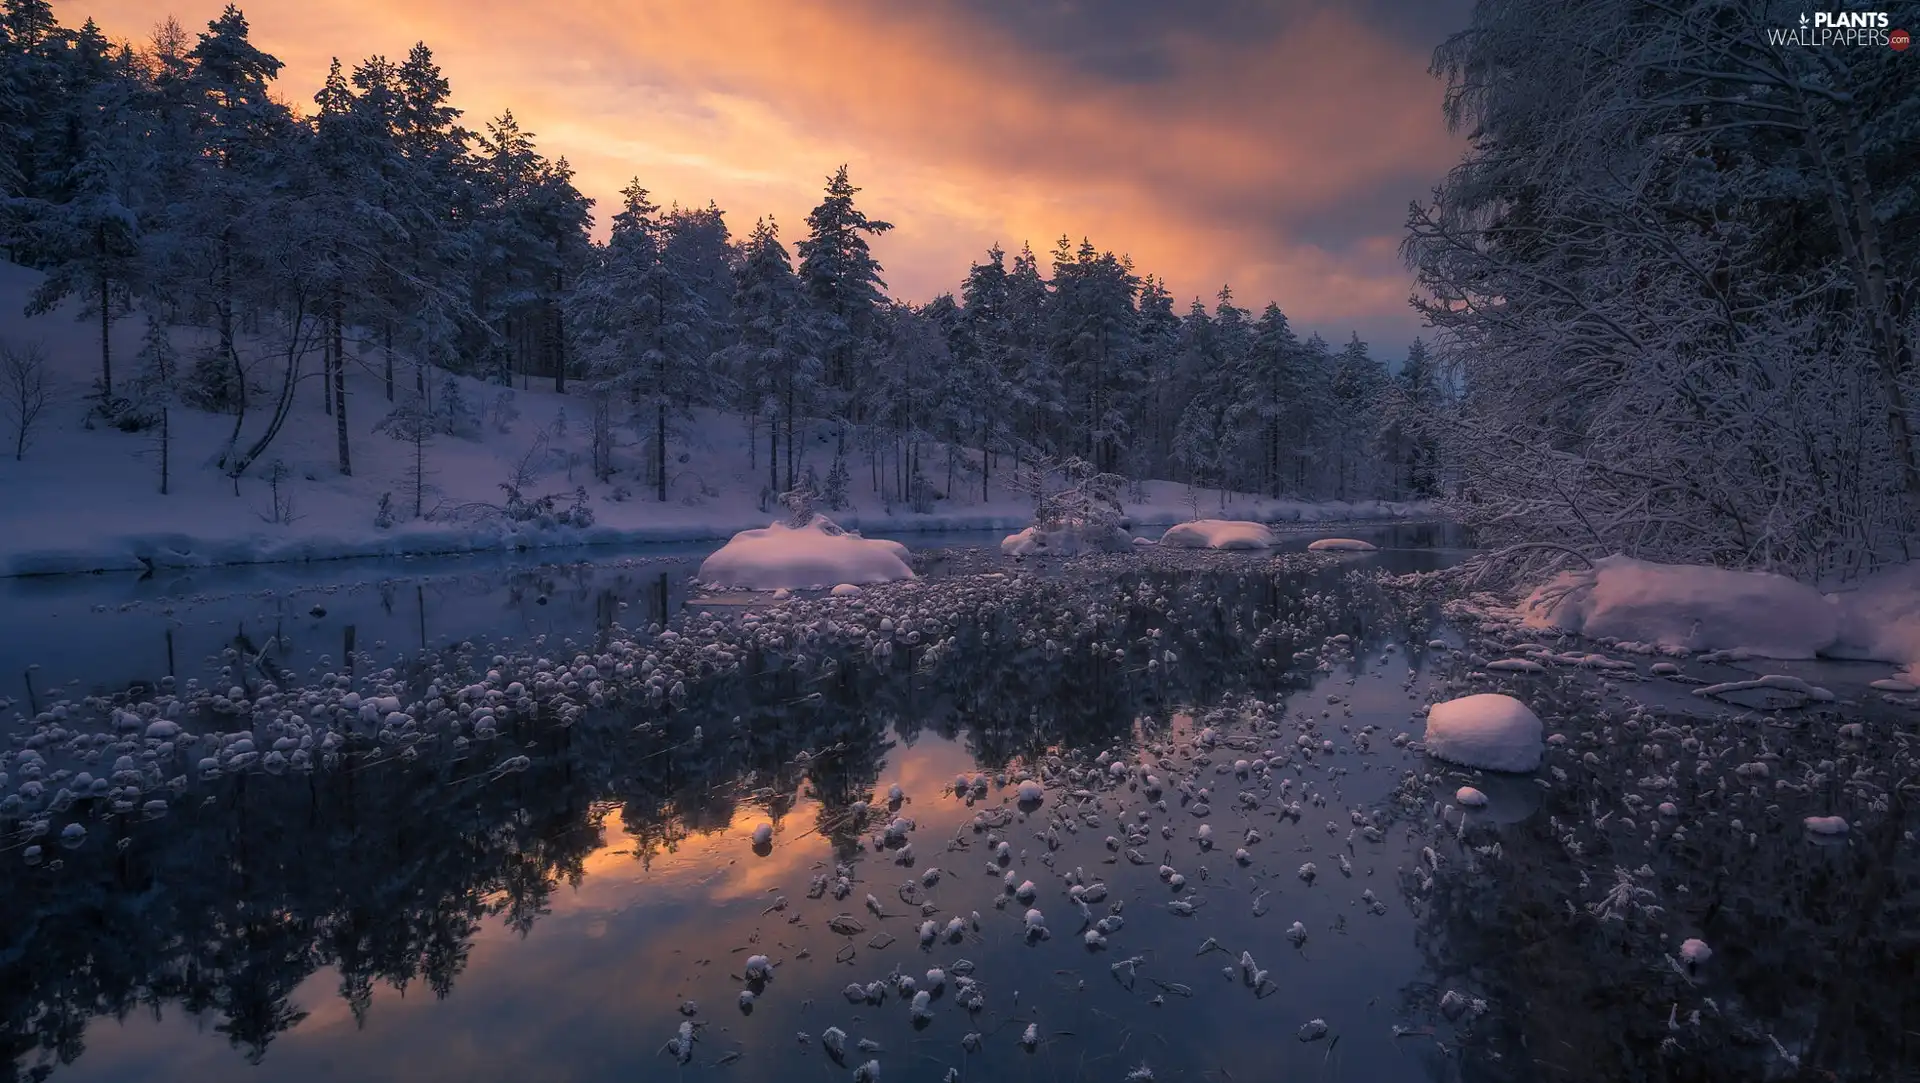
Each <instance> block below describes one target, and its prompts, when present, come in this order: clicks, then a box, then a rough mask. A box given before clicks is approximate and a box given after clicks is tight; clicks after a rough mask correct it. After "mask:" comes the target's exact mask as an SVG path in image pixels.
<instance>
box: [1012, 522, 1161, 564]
mask: <svg viewBox="0 0 1920 1083" xmlns="http://www.w3.org/2000/svg"><path fill="white" fill-rule="evenodd" d="M1133 543H1134V538H1133V535H1131V534H1129V533H1127V532H1126V531H1125V530H1122V529H1120V528H1119V527H1088V526H1063V527H1061V528H1059V529H1058V530H1044V529H1042V528H1040V527H1037V526H1030V527H1028V528H1026V529H1025V530H1022V531H1021V532H1020V533H1018V534H1009V535H1007V536H1006V537H1005V538H1003V539H1001V542H1000V551H1001V552H1002V553H1004V554H1006V555H1007V556H1010V557H1026V556H1061V557H1070V556H1077V555H1078V554H1080V553H1124V552H1127V551H1129V550H1131V549H1132V548H1133Z"/></svg>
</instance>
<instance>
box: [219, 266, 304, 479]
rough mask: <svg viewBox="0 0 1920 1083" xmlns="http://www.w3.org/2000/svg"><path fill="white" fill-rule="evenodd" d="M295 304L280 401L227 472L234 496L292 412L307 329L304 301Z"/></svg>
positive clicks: (236, 428)
mask: <svg viewBox="0 0 1920 1083" xmlns="http://www.w3.org/2000/svg"><path fill="white" fill-rule="evenodd" d="M294 304H295V308H294V312H295V316H294V318H293V325H292V331H291V334H289V336H288V338H287V357H286V364H287V369H286V377H285V379H284V381H283V382H282V383H281V385H280V397H279V399H278V401H277V402H276V403H275V404H274V409H273V416H272V417H271V418H269V419H268V421H267V428H266V431H265V432H262V433H261V434H260V438H259V439H258V440H255V441H254V442H253V446H251V447H249V448H248V449H247V450H246V452H245V453H244V454H242V455H240V456H239V457H238V458H236V459H234V460H232V462H231V463H230V464H229V465H228V467H227V472H228V473H229V474H231V475H232V477H233V491H234V495H235V496H238V495H240V475H242V474H244V473H246V472H247V468H248V467H249V466H252V465H253V463H254V461H255V460H257V459H258V458H260V456H261V455H263V454H265V453H266V450H267V448H268V446H269V445H271V444H272V443H273V439H274V437H276V436H278V435H280V428H281V426H283V425H285V424H286V422H287V415H288V414H290V413H292V412H293V398H294V390H295V388H296V387H297V386H298V385H299V382H300V362H301V360H302V359H303V358H304V357H305V356H306V348H305V346H304V345H303V344H302V342H301V336H302V335H304V334H305V333H306V326H307V321H306V315H305V309H304V305H305V302H304V300H302V299H298V298H296V299H295V302H294ZM234 437H235V439H238V437H239V427H238V426H235V428H234Z"/></svg>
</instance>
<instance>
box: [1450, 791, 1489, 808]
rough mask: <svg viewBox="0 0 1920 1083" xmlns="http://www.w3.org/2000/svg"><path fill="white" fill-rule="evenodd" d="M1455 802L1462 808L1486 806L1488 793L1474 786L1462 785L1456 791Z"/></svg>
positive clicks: (1454, 794)
mask: <svg viewBox="0 0 1920 1083" xmlns="http://www.w3.org/2000/svg"><path fill="white" fill-rule="evenodd" d="M1453 802H1454V804H1456V805H1459V806H1461V807H1462V808H1485V807H1486V804H1487V795H1486V794H1484V793H1481V792H1480V791H1479V790H1476V789H1474V788H1473V787H1472V786H1462V787H1460V788H1459V789H1458V790H1455V791H1454V793H1453Z"/></svg>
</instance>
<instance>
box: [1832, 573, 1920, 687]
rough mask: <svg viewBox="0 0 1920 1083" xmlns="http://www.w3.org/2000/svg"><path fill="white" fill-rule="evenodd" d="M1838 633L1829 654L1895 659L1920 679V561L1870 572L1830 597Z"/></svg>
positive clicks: (1860, 658)
mask: <svg viewBox="0 0 1920 1083" xmlns="http://www.w3.org/2000/svg"><path fill="white" fill-rule="evenodd" d="M1827 601H1828V603H1829V604H1831V605H1832V606H1833V610H1834V619H1835V622H1836V624H1837V626H1838V627H1837V632H1838V634H1837V635H1836V636H1835V638H1834V641H1833V643H1832V644H1831V645H1830V646H1828V647H1827V648H1826V649H1825V650H1823V651H1822V652H1821V653H1823V654H1825V655H1826V656H1827V657H1829V658H1852V659H1858V660H1861V661H1871V662H1892V663H1894V664H1895V665H1898V666H1901V667H1904V671H1905V672H1904V674H1903V676H1905V677H1907V678H1908V680H1909V682H1912V681H1914V680H1915V679H1916V678H1920V561H1916V562H1914V563H1911V564H1902V565H1900V566H1898V567H1894V568H1888V569H1886V570H1885V571H1881V572H1876V573H1874V574H1873V575H1870V576H1867V577H1866V578H1865V579H1863V580H1861V581H1860V582H1859V583H1857V584H1854V585H1853V586H1851V587H1850V588H1849V589H1846V590H1841V591H1836V592H1835V593H1833V594H1830V595H1828V596H1827Z"/></svg>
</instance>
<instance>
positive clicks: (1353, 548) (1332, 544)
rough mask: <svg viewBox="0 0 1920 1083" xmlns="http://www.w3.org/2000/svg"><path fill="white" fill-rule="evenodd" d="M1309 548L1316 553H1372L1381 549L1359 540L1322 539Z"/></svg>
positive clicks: (1311, 544)
mask: <svg viewBox="0 0 1920 1083" xmlns="http://www.w3.org/2000/svg"><path fill="white" fill-rule="evenodd" d="M1307 548H1308V549H1309V550H1311V551H1313V552H1315V553H1372V552H1375V551H1377V550H1378V549H1379V548H1380V547H1379V546H1377V545H1375V544H1373V543H1372V542H1370V541H1361V540H1360V539H1359V538H1321V539H1320V540H1318V541H1315V542H1312V543H1310V544H1308V546H1307Z"/></svg>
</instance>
